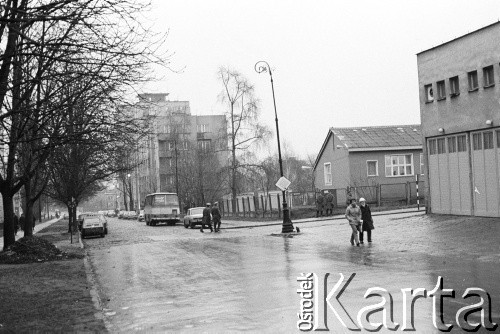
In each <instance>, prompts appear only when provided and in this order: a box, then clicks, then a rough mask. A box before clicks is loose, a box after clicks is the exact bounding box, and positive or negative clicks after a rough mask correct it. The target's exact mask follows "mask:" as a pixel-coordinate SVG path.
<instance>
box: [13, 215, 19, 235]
mask: <svg viewBox="0 0 500 334" xmlns="http://www.w3.org/2000/svg"><path fill="white" fill-rule="evenodd" d="M13 219H14V231H15V232H16V233H15V235H17V231H19V218H18V217H17V215H16V214H15V213H14V218H13Z"/></svg>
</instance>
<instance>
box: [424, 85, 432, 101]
mask: <svg viewBox="0 0 500 334" xmlns="http://www.w3.org/2000/svg"><path fill="white" fill-rule="evenodd" d="M424 90H425V101H426V102H432V101H434V91H433V90H432V84H429V85H425V86H424Z"/></svg>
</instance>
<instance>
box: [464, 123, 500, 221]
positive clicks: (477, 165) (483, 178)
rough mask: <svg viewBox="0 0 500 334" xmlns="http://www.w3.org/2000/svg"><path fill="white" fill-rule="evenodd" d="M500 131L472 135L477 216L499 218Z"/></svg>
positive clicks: (473, 178)
mask: <svg viewBox="0 0 500 334" xmlns="http://www.w3.org/2000/svg"><path fill="white" fill-rule="evenodd" d="M499 132H500V131H499V130H496V131H493V130H489V131H481V132H473V133H471V136H472V141H471V149H472V155H471V157H472V180H473V190H474V192H473V194H474V214H475V215H476V216H490V217H498V216H499V215H500V212H499V203H500V202H499V193H500V191H499V184H498V180H499V178H498V174H499V170H498V167H499V166H498V151H499V145H498V143H499V142H500V139H499V137H498V136H499Z"/></svg>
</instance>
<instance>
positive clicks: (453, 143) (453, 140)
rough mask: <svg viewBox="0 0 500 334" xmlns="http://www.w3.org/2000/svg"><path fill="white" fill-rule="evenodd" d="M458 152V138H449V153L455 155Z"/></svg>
mask: <svg viewBox="0 0 500 334" xmlns="http://www.w3.org/2000/svg"><path fill="white" fill-rule="evenodd" d="M456 151H457V137H449V138H448V152H449V153H455V152H456Z"/></svg>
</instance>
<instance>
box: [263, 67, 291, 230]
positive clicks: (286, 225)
mask: <svg viewBox="0 0 500 334" xmlns="http://www.w3.org/2000/svg"><path fill="white" fill-rule="evenodd" d="M255 71H256V72H257V73H263V72H269V76H270V77H271V89H272V91H273V104H274V120H275V122H276V137H277V138H278V159H279V164H280V174H281V177H283V160H282V159H281V146H280V130H279V126H278V113H277V111H276V99H275V97H274V83H273V74H272V72H271V66H269V64H268V63H267V62H266V61H259V62H257V63H256V64H255ZM282 193H283V225H282V229H281V233H290V232H293V224H292V220H291V219H290V211H289V210H288V204H287V202H286V190H283V192H282Z"/></svg>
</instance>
